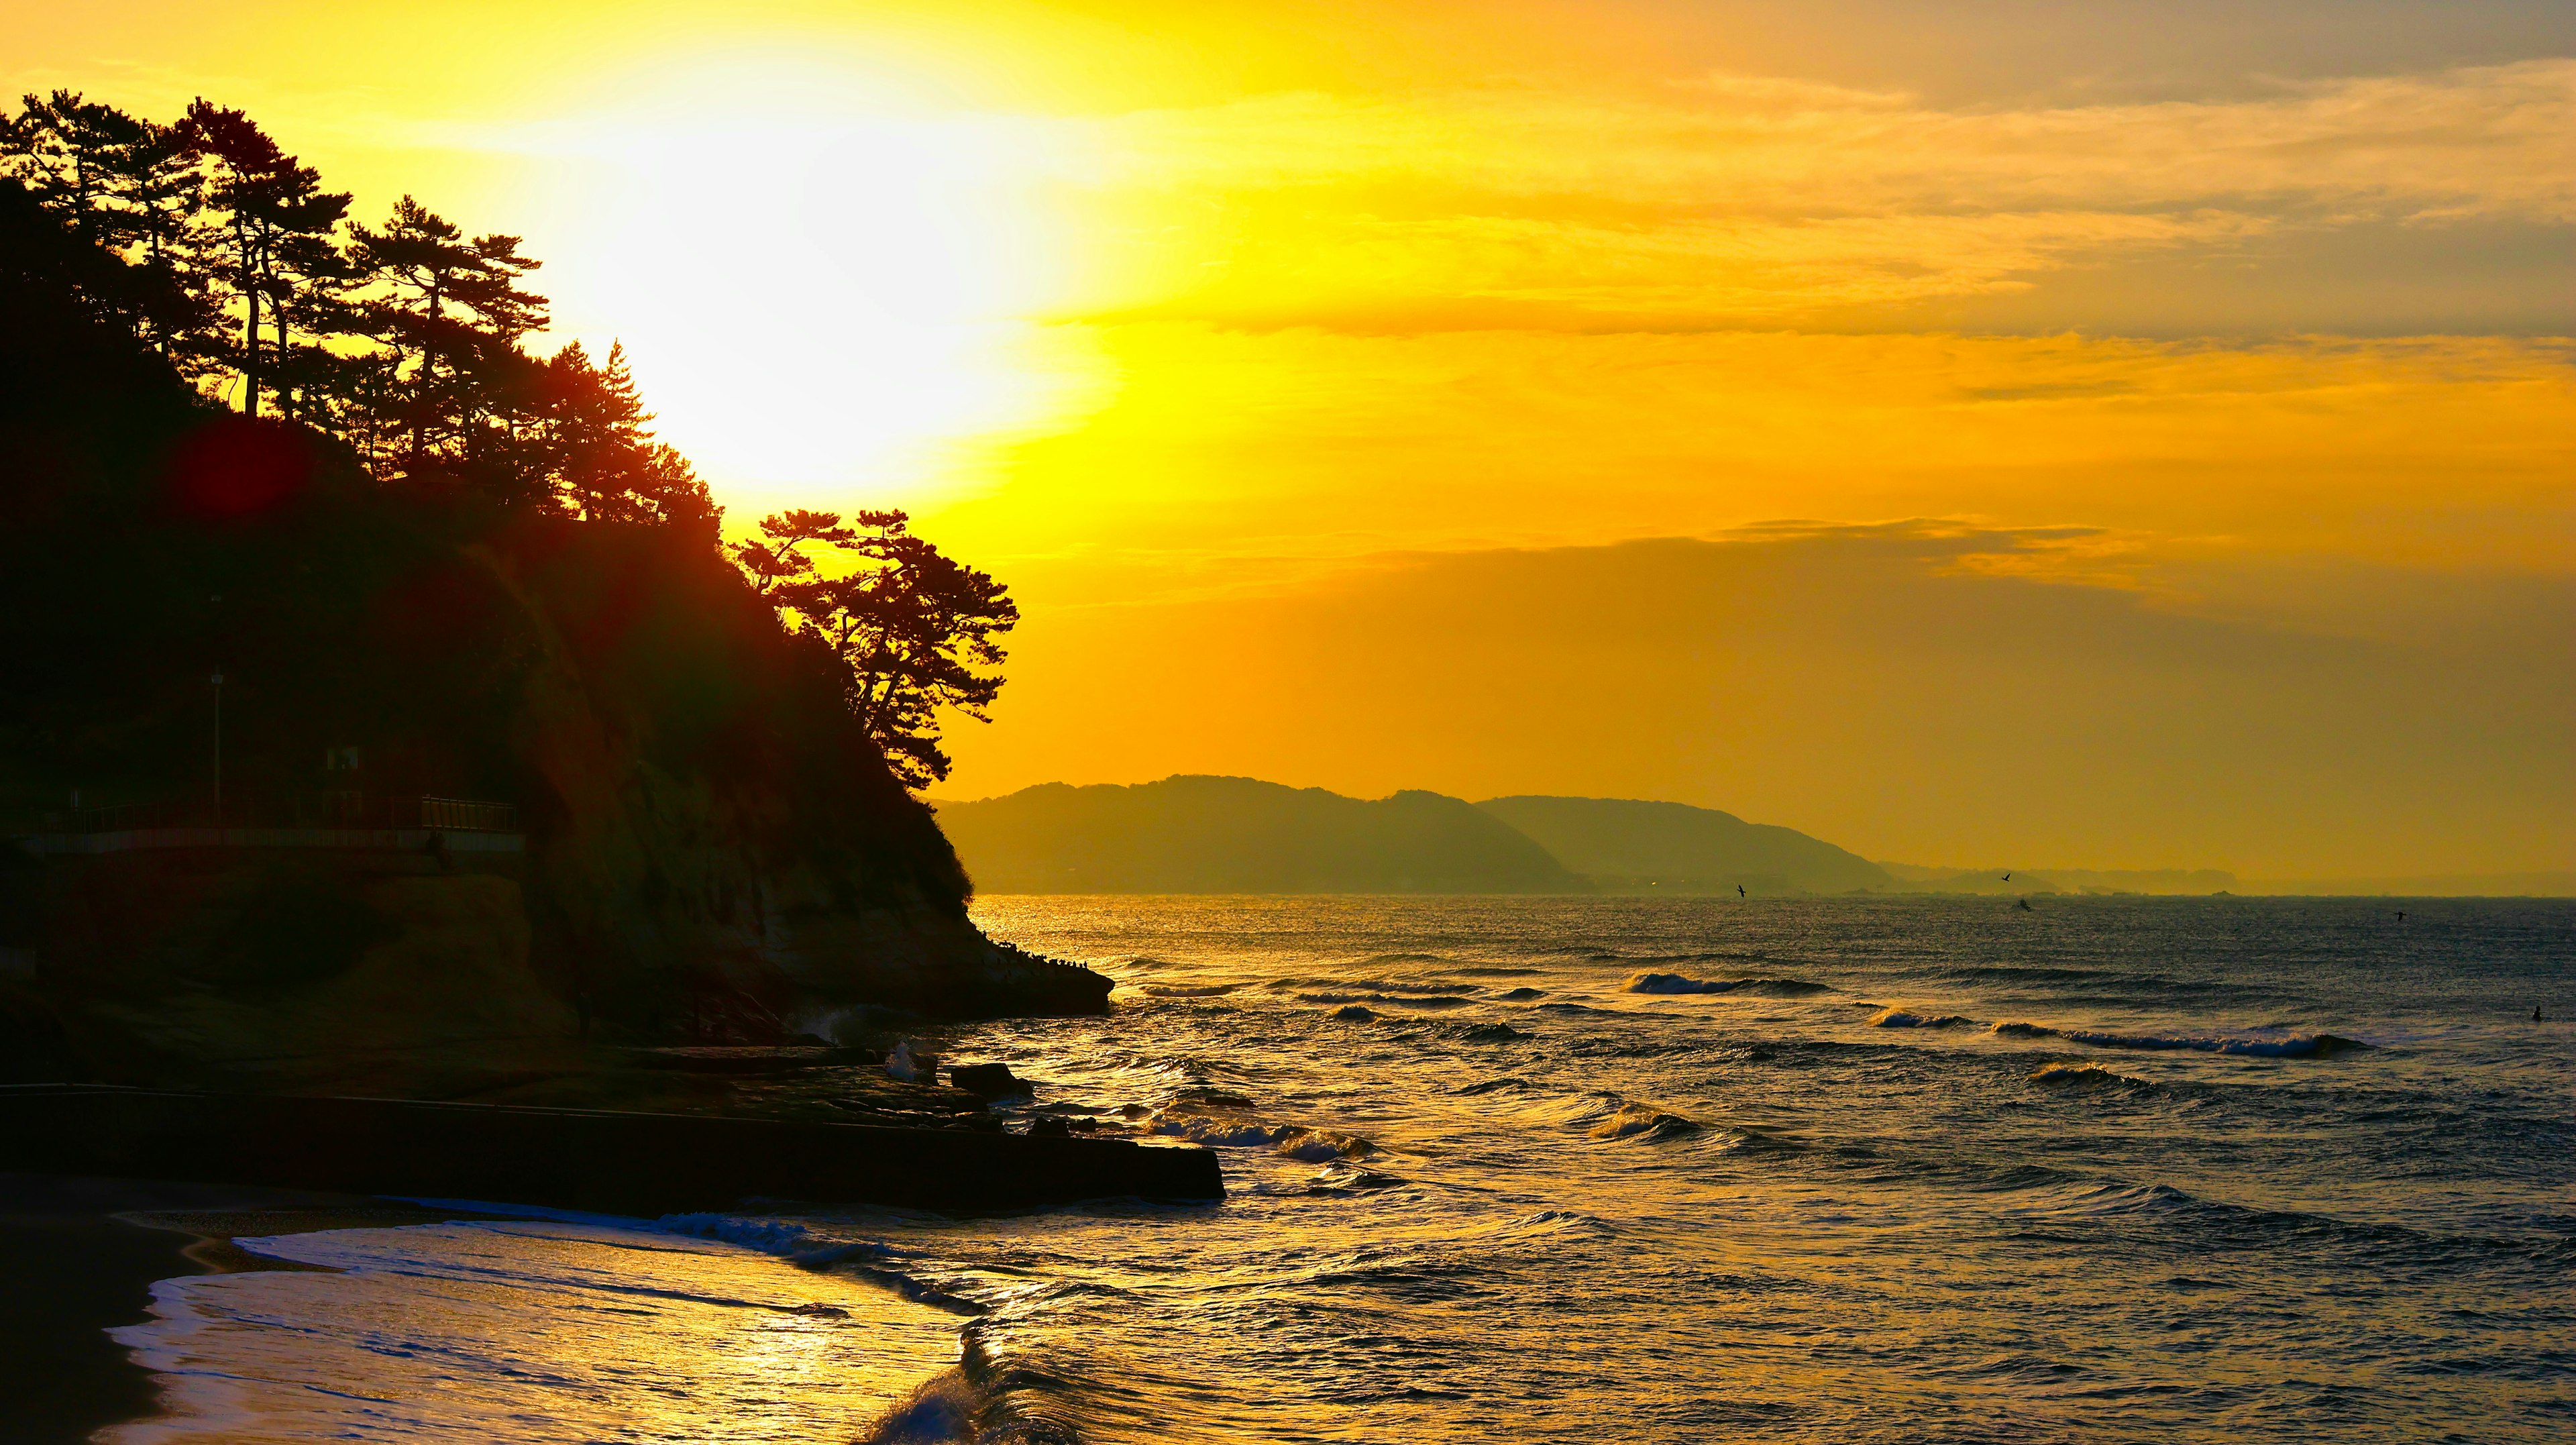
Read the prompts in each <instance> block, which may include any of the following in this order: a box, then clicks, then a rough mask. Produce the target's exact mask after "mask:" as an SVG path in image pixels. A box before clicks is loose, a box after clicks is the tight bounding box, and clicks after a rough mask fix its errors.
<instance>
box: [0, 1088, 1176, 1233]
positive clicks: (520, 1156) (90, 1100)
mask: <svg viewBox="0 0 2576 1445" xmlns="http://www.w3.org/2000/svg"><path fill="white" fill-rule="evenodd" d="M0 1169H9V1170H23V1171H30V1172H45V1173H60V1174H85V1175H104V1176H110V1177H128V1178H151V1179H174V1180H188V1181H194V1182H199V1183H209V1184H236V1185H257V1186H265V1187H272V1188H290V1189H314V1190H329V1191H335V1192H340V1193H350V1194H379V1195H392V1196H396V1197H403V1198H424V1199H475V1200H485V1201H490V1202H493V1203H504V1204H533V1205H543V1206H547V1207H551V1208H558V1209H580V1210H589V1211H594V1212H598V1213H604V1214H629V1215H645V1216H651V1215H659V1214H670V1213H677V1212H683V1211H692V1210H720V1209H729V1208H733V1207H735V1206H736V1205H737V1204H739V1203H740V1202H741V1201H743V1200H745V1199H752V1198H758V1199H763V1200H794V1201H800V1202H806V1203H815V1204H891V1205H899V1206H904V1207H908V1208H917V1209H937V1210H945V1211H951V1212H976V1211H985V1210H1008V1209H1026V1208H1034V1207H1041V1206H1047V1205H1056V1204H1067V1203H1071V1202H1073V1201H1075V1200H1081V1199H1099V1198H1109V1197H1117V1196H1128V1195H1133V1196H1140V1197H1144V1198H1149V1199H1170V1200H1215V1199H1220V1198H1222V1197H1224V1194H1225V1182H1224V1179H1223V1176H1222V1175H1221V1173H1220V1172H1219V1170H1218V1168H1217V1161H1216V1156H1215V1155H1214V1154H1212V1153H1210V1152H1209V1151H1207V1150H1205V1149H1199V1148H1188V1147H1177V1148H1175V1147H1158V1146H1153V1145H1140V1144H1136V1143H1132V1142H1129V1141H1127V1140H1116V1139H1053V1138H1030V1137H1027V1136H1025V1135H1012V1134H985V1133H978V1132H972V1131H967V1130H947V1129H890V1128H880V1127H875V1126H870V1125H863V1124H827V1123H806V1122H797V1121H786V1120H768V1119H733V1118H715V1117H707V1116H697V1115H682V1114H640V1113H619V1112H612V1111H606V1110H583V1109H541V1108H526V1107H518V1106H511V1105H491V1104H448V1103H431V1102H422V1101H413V1100H402V1099H341V1098H301V1097H289V1096H278V1095H243V1094H193V1093H175V1092H156V1091H149V1090H140V1089H113V1088H103V1087H95V1086H84V1085H26V1086H19V1087H14V1088H0Z"/></svg>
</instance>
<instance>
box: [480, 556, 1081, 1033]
mask: <svg viewBox="0 0 2576 1445" xmlns="http://www.w3.org/2000/svg"><path fill="white" fill-rule="evenodd" d="M564 535H565V534H564V533H563V532H562V531H561V530H560V529H558V531H557V532H556V533H555V534H554V535H553V536H550V537H539V538H535V539H530V538H518V539H514V540H513V542H512V543H511V544H510V545H507V546H480V547H476V548H474V549H472V550H471V552H470V553H469V555H468V558H467V561H468V563H469V565H471V566H473V567H474V568H476V569H478V570H479V571H480V572H481V573H482V574H483V575H485V576H487V577H489V578H490V579H491V580H492V582H493V583H494V584H495V585H496V587H497V588H498V590H499V592H500V594H501V598H502V599H503V601H504V603H505V605H506V606H507V607H509V608H510V609H512V610H513V611H514V613H515V621H516V622H517V624H518V625H517V627H516V628H514V629H512V630H513V631H516V632H518V633H519V634H520V643H521V647H522V649H523V650H522V653H521V656H522V659H523V665H522V666H521V668H520V669H519V673H518V697H517V700H516V707H515V711H514V715H513V717H512V720H511V723H510V728H509V736H510V741H509V751H510V753H511V755H512V757H513V759H514V760H515V762H516V763H517V765H518V767H519V768H520V769H521V771H522V773H523V783H522V787H521V790H520V791H521V793H522V794H523V796H525V797H526V798H527V799H528V801H527V802H526V803H524V804H523V807H524V808H525V810H526V811H527V812H528V814H529V826H530V836H529V847H530V854H529V864H528V868H529V871H528V888H529V895H530V907H531V911H532V915H533V917H534V918H535V919H536V921H537V925H538V929H537V937H538V940H539V942H538V954H539V957H540V959H541V960H542V961H543V962H544V963H546V964H550V965H551V966H554V967H557V968H560V969H562V970H563V971H564V973H565V975H566V977H567V979H568V981H569V986H570V987H572V988H573V989H575V990H576V991H577V992H578V993H579V994H581V995H586V996H587V997H588V998H590V999H591V1000H593V1001H595V1003H596V1005H597V1006H598V1008H599V1009H600V1010H601V1012H603V1013H604V1014H605V1015H608V1016H610V1017H613V1018H615V1019H617V1020H618V1021H619V1022H621V1023H622V1024H623V1025H624V1026H626V1027H629V1028H633V1029H635V1030H637V1031H639V1032H642V1033H645V1034H651V1035H656V1036H663V1035H671V1036H684V1037H689V1038H692V1039H697V1040H700V1041H707V1042H716V1041H742V1042H755V1041H761V1040H764V1039H768V1038H773V1037H777V1036H780V1035H782V1034H784V1033H789V1032H814V1031H829V1030H830V1029H832V1028H833V1027H835V1026H837V1025H839V1024H840V1023H842V1022H845V1021H847V1020H848V1019H849V1018H850V1017H851V1016H852V1015H853V1013H854V1012H864V1011H866V1010H870V1009H895V1010H905V1011H910V1012H915V1013H921V1014H928V1015H960V1014H989V1013H1001V1012H1057V1011H1088V1010H1092V1009H1097V1008H1100V1007H1102V1006H1103V1005H1104V1003H1105V1001H1106V998H1107V995H1108V981H1107V980H1106V979H1103V978H1101V977H1100V976H1098V975H1096V974H1092V973H1089V972H1087V971H1085V970H1081V969H1077V968H1071V967H1067V966H1064V965H1060V964H1055V963H1051V962H1048V961H1046V960H1042V959H1037V958H1033V957H1031V956H1029V955H1026V954H1023V953H1021V952H1019V951H1018V950H1015V949H1011V948H1006V947H1003V946H1000V945H997V944H995V943H993V942H992V941H990V940H988V939H986V938H985V937H984V936H983V935H982V934H981V933H980V932H978V931H977V930H976V929H975V927H974V926H973V924H971V923H970V922H969V921H968V920H967V918H966V910H965V900H966V890H967V882H966V878H965V875H964V873H963V871H962V870H961V869H960V868H959V866H958V863H957V860H956V855H955V853H954V852H953V851H952V850H951V849H950V847H949V845H948V841H947V839H946V838H944V837H943V836H941V834H940V832H939V829H938V825H937V824H936V822H935V821H933V819H932V818H931V816H930V813H929V810H928V809H926V808H925V807H923V805H922V804H921V803H920V802H919V801H918V800H916V799H914V798H912V797H911V796H910V795H909V794H907V793H906V792H905V791H904V790H903V788H902V787H901V786H900V785H899V784H898V783H897V782H896V781H895V780H894V778H893V776H892V775H891V774H890V773H889V772H888V771H887V769H886V768H885V766H884V764H883V762H882V760H881V759H880V758H878V756H877V755H876V753H875V750H874V749H873V748H872V747H870V746H869V745H868V744H867V742H866V739H865V738H864V737H863V736H860V735H859V734H858V733H857V732H856V730H855V728H854V727H852V726H851V725H850V724H849V723H848V721H847V719H846V718H845V717H844V716H843V715H842V714H841V713H840V712H839V710H838V707H837V701H836V699H834V698H833V697H832V696H831V695H830V694H829V692H828V690H827V688H828V683H829V677H828V674H826V673H825V672H824V671H823V670H822V669H820V668H816V667H809V666H806V664H808V663H810V662H811V661H813V659H810V658H808V657H805V656H802V655H800V653H799V650H798V649H797V648H796V647H795V646H794V645H793V644H792V643H791V642H789V641H788V640H786V639H782V638H780V637H779V636H778V635H777V632H776V628H775V624H774V623H772V622H771V621H770V619H769V617H768V616H767V614H766V611H765V609H763V608H762V607H761V606H760V604H759V603H758V602H757V601H756V600H755V599H752V598H751V597H750V596H749V594H748V593H747V591H746V590H745V589H744V588H743V587H742V586H741V584H740V583H739V582H738V581H737V580H736V579H734V578H733V577H732V576H731V575H730V573H729V572H728V571H726V570H725V569H724V568H723V567H722V566H721V564H719V563H714V562H713V561H712V559H706V560H703V561H701V560H700V559H696V558H692V557H690V556H687V555H685V554H675V553H674V552H673V551H672V550H671V549H670V548H669V547H668V545H667V542H666V540H665V539H660V538H656V537H652V536H649V535H644V534H626V535H623V536H614V537H590V538H581V539H579V540H578V544H577V545H573V546H564V545H562V542H563V537H564ZM639 579H649V585H637V584H638V583H639Z"/></svg>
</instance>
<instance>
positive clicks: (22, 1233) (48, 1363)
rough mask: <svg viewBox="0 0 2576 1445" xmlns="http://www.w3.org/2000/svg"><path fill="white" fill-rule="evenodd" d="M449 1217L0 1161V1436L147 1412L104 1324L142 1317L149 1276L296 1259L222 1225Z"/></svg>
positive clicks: (295, 1226)
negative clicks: (265, 1250) (263, 1249)
mask: <svg viewBox="0 0 2576 1445" xmlns="http://www.w3.org/2000/svg"><path fill="white" fill-rule="evenodd" d="M453 1217H455V1216H454V1212H453V1211H450V1212H448V1213H442V1214H430V1213H424V1212H422V1211H419V1210H414V1209H405V1208H402V1207H400V1206H389V1205H387V1204H385V1203H384V1202H382V1201H380V1200H374V1199H366V1198H360V1197H356V1196H348V1195H334V1194H310V1193H302V1192H296V1191H289V1190H276V1189H243V1188H234V1187H229V1186H222V1185H206V1184H177V1183H166V1182H159V1181H152V1180H133V1179H89V1178H73V1177H65V1176H60V1175H46V1174H13V1173H5V1172H0V1261H6V1263H5V1265H0V1269H5V1271H6V1283H5V1286H0V1438H5V1439H6V1440H7V1441H8V1442H9V1445H78V1442H81V1441H85V1440H87V1439H88V1438H89V1437H90V1435H91V1434H92V1432H94V1431H96V1430H98V1429H100V1428H101V1427H103V1426H107V1425H112V1424H115V1423H117V1422H119V1421H123V1420H133V1419H139V1418H141V1417H143V1416H146V1415H149V1414H151V1413H153V1411H154V1410H155V1409H156V1408H157V1401H156V1399H155V1396H154V1392H153V1386H152V1377H151V1375H150V1374H149V1373H147V1372H146V1371H144V1370H143V1369H142V1368H141V1367H139V1366H137V1365H135V1364H134V1363H133V1362H132V1361H131V1360H129V1359H128V1358H127V1357H126V1352H125V1350H124V1348H123V1347H122V1346H120V1345H118V1344H117V1343H116V1342H115V1341H113V1340H110V1339H109V1338H108V1337H107V1331H109V1330H111V1329H114V1328H116V1327H117V1326H119V1325H130V1324H135V1323H138V1322H140V1321H142V1320H144V1319H146V1318H148V1317H149V1311H150V1306H151V1300H152V1285H153V1282H154V1281H156V1280H164V1279H172V1278H176V1277H178V1276H181V1275H191V1274H213V1273H221V1272H225V1271H229V1270H240V1269H277V1268H290V1267H300V1266H282V1265H280V1264H278V1263H276V1262H274V1261H269V1260H262V1259H258V1258H256V1257H254V1256H252V1255H250V1254H247V1253H245V1252H244V1251H242V1250H241V1249H240V1248H239V1247H238V1246H235V1245H234V1244H233V1243H232V1240H233V1238H234V1237H235V1236H244V1235H246V1236H258V1235H267V1234H289V1233H298V1232H301V1231H305V1230H315V1229H344V1228H350V1227H355V1226H361V1225H387V1224H416V1223H424V1222H429V1221H434V1220H439V1219H447V1218H453Z"/></svg>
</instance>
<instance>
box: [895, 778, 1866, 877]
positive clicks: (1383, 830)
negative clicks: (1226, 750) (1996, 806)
mask: <svg viewBox="0 0 2576 1445" xmlns="http://www.w3.org/2000/svg"><path fill="white" fill-rule="evenodd" d="M937 806H938V812H939V824H940V827H942V828H943V829H945V830H946V831H947V833H948V837H949V840H950V841H951V842H953V843H954V844H956V846H957V853H958V856H959V857H960V858H962V859H963V860H965V863H966V869H967V872H968V873H969V874H971V875H972V876H973V877H974V879H975V883H976V886H977V887H978V888H980V889H982V890H983V891H985V892H987V893H1594V892H1638V893H1645V892H1664V893H1733V892H1734V891H1735V890H1736V889H1737V888H1738V887H1742V888H1743V889H1744V890H1745V891H1746V892H1748V893H1764V894H1777V893H1846V892H1850V891H1853V890H1855V889H1863V888H1875V889H1887V888H1893V887H1896V886H1898V885H1897V881H1896V879H1895V878H1893V877H1892V876H1891V875H1890V874H1889V873H1888V872H1887V871H1886V870H1885V869H1883V868H1881V867H1879V866H1878V865H1877V864H1875V863H1872V862H1870V861H1869V860H1867V859H1865V858H1862V857H1860V856H1859V855H1857V854H1854V853H1850V852H1846V851H1844V850H1843V849H1840V848H1837V847H1835V846H1834V845H1832V844H1831V843H1826V842H1822V841H1819V840H1817V839H1815V838H1810V837H1808V836H1807V835H1806V834H1804V833H1800V832H1797V831H1795V830H1793V829H1789V828H1779V827H1771V826H1767V825H1764V824H1758V823H1747V822H1745V821H1744V820H1743V819H1741V818H1737V817H1735V816H1733V815H1732V814H1728V813H1720V812H1716V811H1714V810H1712V809H1708V808H1693V807H1689V806H1687V805H1685V804H1681V803H1654V802H1638V801H1631V800H1625V799H1612V798H1545V797H1515V798H1495V799H1492V800H1490V801H1487V802H1483V803H1469V802H1466V801H1465V800H1463V799H1459V798H1451V797H1446V796H1443V795H1442V794H1439V793H1426V792H1401V793H1397V794H1395V795H1393V796H1392V797H1386V798H1379V799H1375V800H1364V799H1360V798H1347V797H1343V796H1342V795H1340V794H1338V793H1330V792H1326V791H1325V790H1323V789H1322V788H1291V787H1285V786H1283V785H1281V784H1278V783H1265V782H1261V781H1258V780H1256V779H1253V778H1219V777H1204V776H1190V775H1184V776H1178V777H1170V778H1165V779H1163V780H1162V781H1161V782H1156V783H1138V784H1135V785H1134V786H1122V785H1118V784H1099V785H1096V786H1091V787H1074V786H1071V785H1069V784H1065V783H1047V784H1042V785H1040V786H1038V787H1034V788H1024V789H1022V790H1021V791H1019V792H1016V793H1012V794H1010V795H1008V796H1006V797H999V798H984V799H980V800H976V801H971V802H943V803H940V804H938V805H937Z"/></svg>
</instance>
